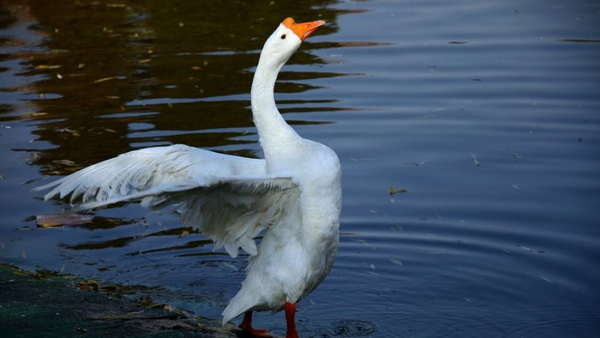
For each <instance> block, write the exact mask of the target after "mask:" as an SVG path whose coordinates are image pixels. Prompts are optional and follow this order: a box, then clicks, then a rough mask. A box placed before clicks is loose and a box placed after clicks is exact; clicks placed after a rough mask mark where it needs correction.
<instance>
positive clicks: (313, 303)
mask: <svg viewBox="0 0 600 338" xmlns="http://www.w3.org/2000/svg"><path fill="white" fill-rule="evenodd" d="M308 301H309V302H310V303H311V304H312V305H317V303H315V302H314V301H313V300H312V299H309V300H308Z"/></svg>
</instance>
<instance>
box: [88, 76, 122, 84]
mask: <svg viewBox="0 0 600 338" xmlns="http://www.w3.org/2000/svg"><path fill="white" fill-rule="evenodd" d="M116 78H117V77H116V76H111V77H105V78H102V79H98V80H96V81H94V82H92V83H100V82H104V81H109V80H114V79H116Z"/></svg>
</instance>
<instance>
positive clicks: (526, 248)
mask: <svg viewBox="0 0 600 338" xmlns="http://www.w3.org/2000/svg"><path fill="white" fill-rule="evenodd" d="M517 246H518V247H519V248H521V249H523V250H525V251H527V252H532V253H546V251H544V250H534V249H532V248H528V247H526V246H522V245H520V244H517Z"/></svg>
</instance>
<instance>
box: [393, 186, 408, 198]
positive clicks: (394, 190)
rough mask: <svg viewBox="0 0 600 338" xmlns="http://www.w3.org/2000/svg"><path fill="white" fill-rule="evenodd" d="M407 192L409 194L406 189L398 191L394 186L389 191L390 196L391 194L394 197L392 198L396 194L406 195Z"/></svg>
mask: <svg viewBox="0 0 600 338" xmlns="http://www.w3.org/2000/svg"><path fill="white" fill-rule="evenodd" d="M406 192H408V190H406V189H396V188H394V187H393V186H391V187H390V188H389V189H388V194H390V195H392V196H393V195H394V194H404V193H406Z"/></svg>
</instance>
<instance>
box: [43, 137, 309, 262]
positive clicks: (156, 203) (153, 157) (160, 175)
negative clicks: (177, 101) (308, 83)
mask: <svg viewBox="0 0 600 338" xmlns="http://www.w3.org/2000/svg"><path fill="white" fill-rule="evenodd" d="M49 188H53V189H52V190H51V191H50V192H49V193H47V194H46V196H45V199H46V200H48V199H52V198H56V197H58V198H60V199H64V198H67V197H69V201H70V202H71V205H72V208H70V209H69V210H68V211H70V212H77V211H82V210H88V209H95V208H99V207H103V206H106V205H109V204H113V203H118V202H126V201H141V204H142V206H143V207H145V208H149V209H151V210H160V209H168V208H171V209H172V210H173V211H175V212H177V213H178V214H179V215H180V221H181V223H182V224H183V225H186V226H193V227H197V228H199V229H200V230H201V231H202V232H203V233H204V234H205V235H206V236H208V237H209V238H211V239H212V240H213V241H214V242H215V249H218V248H220V247H224V248H225V250H226V251H227V252H228V253H229V254H230V255H231V256H232V257H236V256H237V255H238V250H239V248H242V249H243V250H244V251H246V252H247V253H249V254H250V255H256V254H257V253H258V250H257V248H256V243H255V242H254V238H255V237H256V236H258V234H259V233H260V232H261V231H263V230H264V229H266V228H268V227H270V226H273V225H274V224H279V223H281V222H285V221H286V218H287V217H288V216H290V215H293V214H295V213H299V206H298V203H299V190H298V186H297V184H296V183H295V182H294V181H293V180H292V179H291V178H290V177H274V176H272V175H267V174H266V164H265V161H264V160H255V159H246V158H241V157H235V156H228V155H222V154H217V153H213V152H210V151H206V150H201V149H197V148H192V147H188V146H183V145H175V146H169V147H155V148H149V149H143V150H137V151H132V152H129V153H126V154H122V155H120V156H118V157H115V158H113V159H110V160H106V161H104V162H100V163H98V164H95V165H92V166H90V167H87V168H85V169H82V170H80V171H78V172H76V173H74V174H72V175H70V176H67V177H64V178H61V179H59V180H57V181H55V182H52V183H50V184H47V185H45V186H41V187H38V188H35V189H34V190H44V189H49ZM76 203H80V204H79V205H75V204H76Z"/></svg>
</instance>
